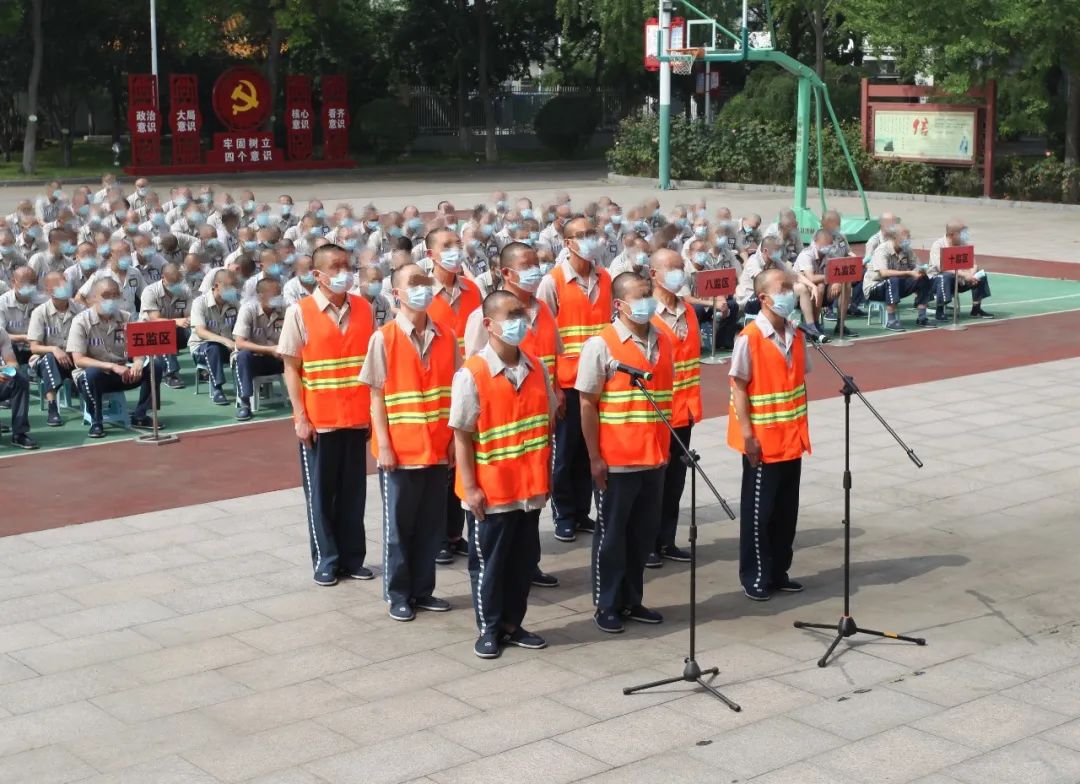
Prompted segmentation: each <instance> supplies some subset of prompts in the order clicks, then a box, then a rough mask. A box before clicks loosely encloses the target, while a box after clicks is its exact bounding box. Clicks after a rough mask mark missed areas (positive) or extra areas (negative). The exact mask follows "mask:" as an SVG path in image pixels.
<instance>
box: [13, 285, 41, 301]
mask: <svg viewBox="0 0 1080 784" xmlns="http://www.w3.org/2000/svg"><path fill="white" fill-rule="evenodd" d="M17 291H18V294H19V297H20V298H21V299H30V297H32V296H34V294H36V293H37V286H19V288H18V289H17Z"/></svg>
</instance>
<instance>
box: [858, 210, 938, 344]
mask: <svg viewBox="0 0 1080 784" xmlns="http://www.w3.org/2000/svg"><path fill="white" fill-rule="evenodd" d="M884 234H885V240H884V241H883V242H882V243H881V244H879V245H878V246H877V249H876V250H875V251H874V255H873V257H872V258H871V259H870V265H869V266H868V267H867V268H866V274H865V275H863V291H864V292H865V293H866V298H867V299H868V300H870V301H871V302H884V303H885V311H886V313H887V314H888V318H887V320H886V322H885V329H888V330H891V331H893V332H903V331H904V327H903V325H902V324H901V323H900V316H899V314H898V313H897V306H898V305H899V304H900V300H902V299H904V298H905V297H909V296H911V295H912V294H914V295H915V307H916V308H917V309H918V311H919V315H918V318H917V319H916V320H915V324H916V326H919V327H930V326H933V325H932V324H930V322H929V321H928V320H927V318H926V304H927V303H928V302H929V301H930V297H931V296H932V291H931V283H930V278H929V277H928V276H927V274H926V269H925V268H923V267H925V265H920V264H919V263H918V260H917V259H916V258H915V256H914V254H912V253H911V238H910V234H909V232H908V230H907V229H906V228H905V227H904V226H902V225H900V224H896V225H895V226H890V227H889V228H887V229H884Z"/></svg>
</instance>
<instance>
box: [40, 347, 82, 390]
mask: <svg viewBox="0 0 1080 784" xmlns="http://www.w3.org/2000/svg"><path fill="white" fill-rule="evenodd" d="M74 370H75V368H74V367H70V368H62V367H60V363H59V362H57V361H56V357H54V356H53V355H52V354H45V355H44V356H42V357H39V358H38V361H37V362H36V363H35V364H34V372H35V373H36V374H37V377H38V378H39V379H41V380H42V381H44V382H45V390H46V391H47V392H55V391H56V390H58V389H59V388H60V387H62V386H63V385H64V379H67V378H71V374H72V372H73V371H74Z"/></svg>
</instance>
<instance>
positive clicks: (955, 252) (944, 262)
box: [941, 245, 975, 272]
mask: <svg viewBox="0 0 1080 784" xmlns="http://www.w3.org/2000/svg"><path fill="white" fill-rule="evenodd" d="M974 266H975V246H974V245H957V246H955V247H948V248H942V249H941V271H942V272H955V271H956V270H966V269H971V268H972V267H974Z"/></svg>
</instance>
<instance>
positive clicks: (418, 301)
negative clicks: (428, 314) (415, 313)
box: [406, 286, 435, 311]
mask: <svg viewBox="0 0 1080 784" xmlns="http://www.w3.org/2000/svg"><path fill="white" fill-rule="evenodd" d="M434 298H435V292H434V290H433V289H432V288H431V286H410V287H409V288H408V289H406V304H407V305H408V306H409V307H410V308H412V309H413V310H421V311H423V310H427V309H428V305H430V304H431V300H433V299H434Z"/></svg>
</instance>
